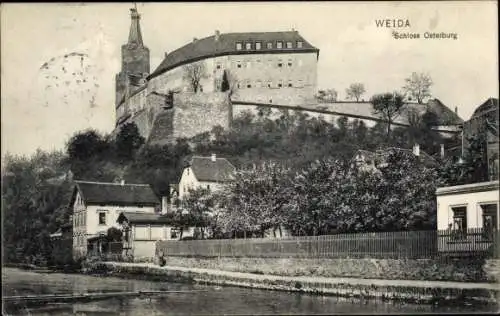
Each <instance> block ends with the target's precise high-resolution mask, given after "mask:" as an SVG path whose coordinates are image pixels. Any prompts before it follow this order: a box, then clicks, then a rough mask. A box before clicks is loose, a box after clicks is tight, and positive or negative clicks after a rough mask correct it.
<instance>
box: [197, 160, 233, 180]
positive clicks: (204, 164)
mask: <svg viewBox="0 0 500 316" xmlns="http://www.w3.org/2000/svg"><path fill="white" fill-rule="evenodd" d="M190 167H191V170H192V171H193V173H194V175H195V176H196V179H198V181H208V182H227V181H230V180H231V179H232V177H233V173H234V172H235V171H236V168H235V167H234V166H233V165H232V164H231V163H230V162H229V161H228V160H227V159H226V158H216V159H215V161H212V158H211V157H199V156H194V157H193V159H192V160H191V163H190Z"/></svg>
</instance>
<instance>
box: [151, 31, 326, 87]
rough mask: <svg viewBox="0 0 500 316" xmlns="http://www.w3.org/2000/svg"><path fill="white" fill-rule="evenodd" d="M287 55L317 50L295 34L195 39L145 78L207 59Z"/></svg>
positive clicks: (263, 33) (217, 35)
mask: <svg viewBox="0 0 500 316" xmlns="http://www.w3.org/2000/svg"><path fill="white" fill-rule="evenodd" d="M256 42H260V43H261V48H260V49H256V46H255V43H256ZM270 42H271V43H273V46H272V48H269V49H268V48H267V43H270ZM277 42H282V48H276V43H277ZM286 42H292V48H286ZM298 42H302V46H301V47H299V46H298V45H297V43H298ZM237 43H241V46H242V47H241V49H239V50H238V49H237V48H236V44H237ZM246 43H252V47H251V49H246V47H245V44H246ZM287 52H292V53H304V52H315V53H317V54H319V49H318V48H316V47H314V46H312V45H311V44H310V43H309V42H307V41H306V40H305V39H304V38H303V37H302V36H301V35H300V34H299V33H298V32H297V31H287V32H249V33H221V34H216V35H213V36H209V37H205V38H202V39H195V40H194V41H193V42H191V43H189V44H186V45H184V46H182V47H181V48H178V49H176V50H174V51H173V52H171V53H170V54H167V55H166V56H165V59H164V60H163V61H162V62H161V64H160V65H159V66H158V68H156V70H155V71H154V72H153V73H152V74H151V75H150V76H149V77H148V79H151V78H154V77H156V76H158V75H160V74H162V73H164V72H166V71H168V70H170V69H173V68H175V67H178V66H181V65H184V64H187V63H191V62H194V61H197V60H201V59H205V58H210V57H216V56H225V55H236V54H262V53H267V54H272V53H287Z"/></svg>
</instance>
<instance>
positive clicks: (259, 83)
mask: <svg viewBox="0 0 500 316" xmlns="http://www.w3.org/2000/svg"><path fill="white" fill-rule="evenodd" d="M255 86H256V87H257V88H260V87H262V81H260V80H257V82H256V83H255Z"/></svg>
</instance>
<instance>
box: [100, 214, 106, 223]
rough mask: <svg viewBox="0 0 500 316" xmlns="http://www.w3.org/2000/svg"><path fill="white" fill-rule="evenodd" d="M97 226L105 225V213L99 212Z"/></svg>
mask: <svg viewBox="0 0 500 316" xmlns="http://www.w3.org/2000/svg"><path fill="white" fill-rule="evenodd" d="M99 225H106V212H99Z"/></svg>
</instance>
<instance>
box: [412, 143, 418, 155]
mask: <svg viewBox="0 0 500 316" xmlns="http://www.w3.org/2000/svg"><path fill="white" fill-rule="evenodd" d="M413 154H414V155H415V156H417V157H418V156H420V145H419V144H415V145H414V146H413Z"/></svg>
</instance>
